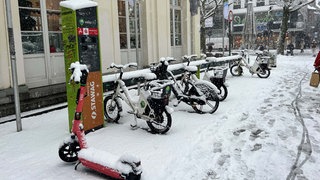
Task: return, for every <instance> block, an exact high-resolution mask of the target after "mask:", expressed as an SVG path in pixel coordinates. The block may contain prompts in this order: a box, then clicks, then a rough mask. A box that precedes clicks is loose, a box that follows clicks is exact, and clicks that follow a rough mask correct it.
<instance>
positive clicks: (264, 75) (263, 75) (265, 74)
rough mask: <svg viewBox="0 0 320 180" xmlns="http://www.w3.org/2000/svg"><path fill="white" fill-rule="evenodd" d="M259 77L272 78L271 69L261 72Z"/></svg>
mask: <svg viewBox="0 0 320 180" xmlns="http://www.w3.org/2000/svg"><path fill="white" fill-rule="evenodd" d="M257 75H258V76H259V78H268V77H269V76H270V70H269V69H265V70H259V72H258V73H257Z"/></svg>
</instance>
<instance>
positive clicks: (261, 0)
mask: <svg viewBox="0 0 320 180" xmlns="http://www.w3.org/2000/svg"><path fill="white" fill-rule="evenodd" d="M264 5H265V2H264V0H257V6H264Z"/></svg>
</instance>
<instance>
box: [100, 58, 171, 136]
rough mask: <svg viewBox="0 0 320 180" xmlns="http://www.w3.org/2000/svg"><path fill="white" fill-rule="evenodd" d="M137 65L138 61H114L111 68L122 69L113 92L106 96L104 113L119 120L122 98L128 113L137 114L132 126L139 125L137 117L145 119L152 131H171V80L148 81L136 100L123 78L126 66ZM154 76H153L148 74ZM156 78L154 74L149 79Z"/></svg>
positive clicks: (116, 120)
mask: <svg viewBox="0 0 320 180" xmlns="http://www.w3.org/2000/svg"><path fill="white" fill-rule="evenodd" d="M130 67H137V64H136V63H129V64H126V65H116V64H114V63H112V64H111V65H110V68H116V69H119V70H120V75H119V77H118V79H117V80H116V81H115V84H116V85H115V89H114V91H113V93H112V94H110V95H108V96H106V97H105V98H104V113H105V117H106V118H107V120H111V121H113V122H118V120H119V119H120V113H121V112H122V110H123V109H122V103H121V99H122V100H123V101H125V102H126V103H127V104H128V105H129V107H130V108H131V111H129V112H128V113H130V114H133V115H134V116H135V119H134V120H135V121H134V122H135V123H134V124H132V125H131V126H132V127H136V126H137V119H136V118H141V119H143V120H145V121H146V122H147V124H148V126H149V128H150V129H151V132H152V133H158V134H164V133H166V132H167V131H169V129H170V127H171V123H172V119H171V113H172V112H173V110H172V108H170V107H169V106H168V104H169V97H170V94H171V87H172V84H173V82H172V81H171V80H153V81H151V82H149V83H147V84H146V85H145V86H147V87H145V88H141V91H140V95H139V99H138V100H137V101H134V100H133V98H132V97H131V96H130V94H129V92H128V88H127V87H126V85H125V83H124V82H123V80H122V77H123V71H124V69H126V68H130ZM146 77H152V76H146ZM153 78H155V76H153V77H152V78H150V79H149V80H151V79H153Z"/></svg>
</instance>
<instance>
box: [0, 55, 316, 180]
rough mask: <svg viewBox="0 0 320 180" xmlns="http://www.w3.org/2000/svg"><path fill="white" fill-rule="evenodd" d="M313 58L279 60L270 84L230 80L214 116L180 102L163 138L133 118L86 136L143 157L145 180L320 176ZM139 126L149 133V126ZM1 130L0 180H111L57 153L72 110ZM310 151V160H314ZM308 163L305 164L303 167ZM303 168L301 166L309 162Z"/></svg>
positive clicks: (99, 146) (116, 150)
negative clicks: (134, 127)
mask: <svg viewBox="0 0 320 180" xmlns="http://www.w3.org/2000/svg"><path fill="white" fill-rule="evenodd" d="M313 61H314V57H312V56H311V55H310V54H305V55H300V54H298V55H296V56H278V64H277V67H276V68H274V69H272V71H271V75H270V77H269V78H267V79H260V78H258V77H257V76H256V75H253V76H252V75H251V74H250V73H249V72H248V71H247V70H245V71H244V75H243V76H241V77H232V76H231V75H230V74H229V73H228V75H227V83H228V85H229V87H228V90H229V96H228V97H227V99H226V100H225V101H223V102H221V103H220V106H219V109H218V110H217V112H215V113H214V114H201V115H200V114H196V113H193V112H188V111H192V110H191V108H190V107H188V106H187V105H184V104H180V105H179V106H178V107H175V108H174V110H175V111H174V113H173V114H172V117H173V124H172V128H171V129H170V130H169V132H168V133H167V134H165V135H155V134H151V133H148V132H147V131H145V130H143V129H137V130H131V129H130V123H131V121H132V120H133V115H131V114H128V113H124V114H123V117H122V118H121V119H120V124H112V123H108V124H106V127H105V128H103V129H100V130H97V131H95V132H92V133H89V134H88V135H87V136H86V137H87V141H88V144H89V146H92V147H95V148H97V149H101V150H104V151H107V152H109V153H112V154H114V155H117V156H120V155H122V154H124V153H129V154H134V155H136V156H138V157H140V159H141V162H142V166H143V173H142V179H143V180H181V179H187V180H189V179H190V180H210V179H222V180H225V179H230V180H241V179H247V180H250V179H257V180H261V179H262V180H265V179H270V180H278V179H286V178H288V179H293V178H290V176H289V175H290V174H292V173H291V171H292V167H300V165H301V164H302V166H301V168H298V170H296V171H295V172H296V173H297V176H296V179H308V180H316V179H319V177H320V89H319V88H313V87H310V86H309V79H310V75H311V72H312V71H313V66H312V64H313ZM138 125H139V126H142V127H147V126H146V123H145V122H144V121H142V120H141V121H138ZM22 126H23V131H22V132H16V124H15V122H9V123H5V124H0V159H1V163H0V179H4V180H7V179H8V180H11V179H15V180H16V179H28V180H29V179H108V178H107V177H106V176H104V175H101V174H98V173H96V172H94V171H93V170H90V169H87V168H85V167H83V166H81V165H80V166H79V167H78V169H77V170H74V165H75V164H70V163H65V162H63V161H61V160H60V158H59V156H58V147H59V145H60V144H61V142H62V141H63V140H64V139H65V138H66V137H67V136H68V135H69V132H68V120H67V109H66V108H64V109H61V110H57V111H53V112H50V113H47V114H42V115H38V116H33V117H29V118H24V119H22ZM310 153H311V155H310ZM305 159H306V161H305ZM304 161H305V163H302V162H304Z"/></svg>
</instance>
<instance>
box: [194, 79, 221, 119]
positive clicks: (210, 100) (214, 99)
mask: <svg viewBox="0 0 320 180" xmlns="http://www.w3.org/2000/svg"><path fill="white" fill-rule="evenodd" d="M195 86H196V87H197V88H198V89H200V91H201V92H202V93H203V94H204V95H205V96H206V103H205V104H204V105H199V104H196V103H194V104H192V105H191V106H192V108H193V109H194V110H195V111H196V112H197V113H200V114H202V113H210V114H212V113H214V112H216V111H217V109H218V107H219V98H218V96H217V94H216V92H215V91H214V89H213V88H212V87H210V86H209V85H208V84H206V83H202V82H197V83H196V84H195Z"/></svg>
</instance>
